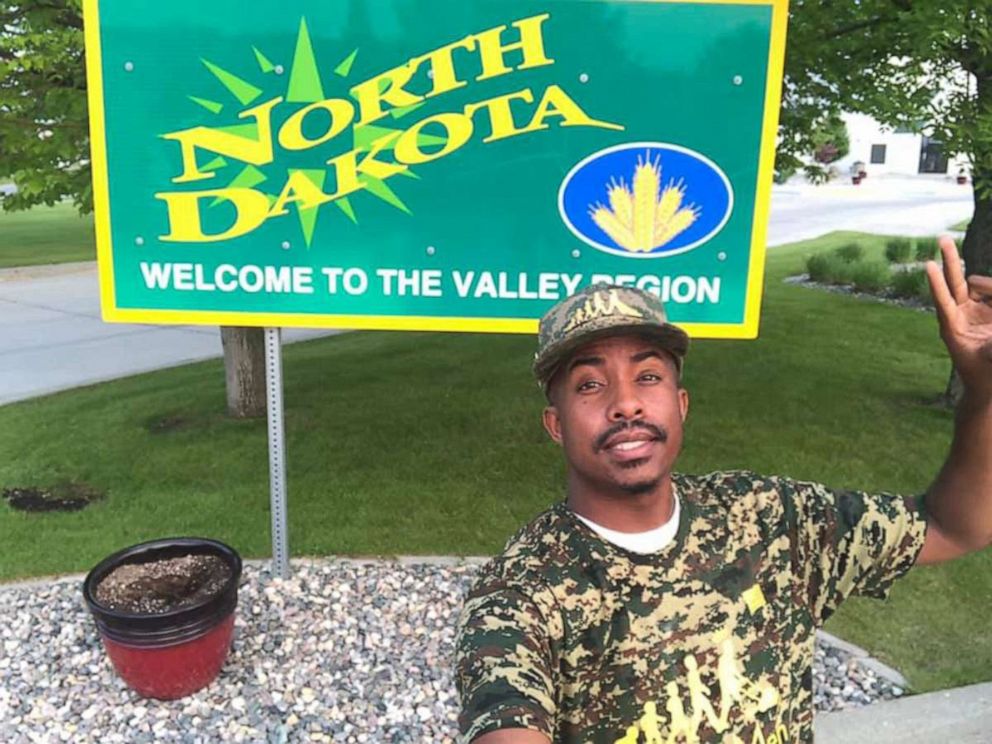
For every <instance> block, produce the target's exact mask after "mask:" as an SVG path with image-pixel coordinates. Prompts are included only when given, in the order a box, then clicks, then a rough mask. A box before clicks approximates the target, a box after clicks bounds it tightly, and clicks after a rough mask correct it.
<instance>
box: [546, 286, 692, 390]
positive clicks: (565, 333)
mask: <svg viewBox="0 0 992 744" xmlns="http://www.w3.org/2000/svg"><path fill="white" fill-rule="evenodd" d="M620 333H638V334H642V335H644V336H647V337H649V338H651V339H653V340H655V341H657V342H658V343H659V345H660V346H661V347H662V348H664V349H665V350H666V351H668V352H670V353H671V354H672V356H673V358H674V359H675V364H676V366H677V367H678V371H679V375H680V376H681V374H682V363H683V359H684V358H685V354H686V352H687V351H688V350H689V336H688V334H686V332H685V331H683V330H682V329H681V328H678V327H676V326H674V325H672V324H671V323H669V322H668V318H667V316H666V315H665V307H664V305H662V304H661V300H660V299H658V298H657V297H656V296H655V295H653V294H651V293H649V292H645V291H644V290H641V289H635V288H633V287H617V286H613V285H611V284H593V285H590V286H588V287H586V288H585V289H582V290H580V291H579V292H576V293H575V294H574V295H572V296H571V297H566V298H565V299H564V300H562V301H561V302H559V303H557V304H556V305H555V306H554V307H552V308H551V309H550V310H548V312H546V313H545V314H544V317H543V318H541V325H540V328H539V330H538V349H537V353H536V354H535V355H534V376H535V377H537V380H538V382H539V383H540V384H541V387H542V388H544V389H545V391H546V390H547V387H548V383H549V382H551V378H552V377H554V375H555V372H557V371H558V367H559V366H560V365H561V363H562V362H564V361H565V360H566V359H567V358H568V357H569V356H571V354H572V353H573V352H574V351H575V350H576V349H578V348H579V347H580V346H583V345H585V344H587V343H589V342H590V341H594V340H596V339H600V338H605V337H608V336H615V335H617V334H620Z"/></svg>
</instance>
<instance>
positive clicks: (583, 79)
mask: <svg viewBox="0 0 992 744" xmlns="http://www.w3.org/2000/svg"><path fill="white" fill-rule="evenodd" d="M579 82H580V83H588V82H589V74H588V73H586V72H583V73H582V74H581V75H579Z"/></svg>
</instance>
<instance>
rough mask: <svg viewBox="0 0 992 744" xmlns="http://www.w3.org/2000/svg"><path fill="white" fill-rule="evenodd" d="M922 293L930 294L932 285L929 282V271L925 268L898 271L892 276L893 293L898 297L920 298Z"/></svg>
mask: <svg viewBox="0 0 992 744" xmlns="http://www.w3.org/2000/svg"><path fill="white" fill-rule="evenodd" d="M921 293H925V294H926V295H928V296H929V294H930V285H929V284H928V283H927V272H926V271H924V270H923V269H912V270H911V271H898V272H896V274H895V276H893V277H892V294H894V295H895V296H896V297H905V298H907V299H910V298H918V297H920V294H921Z"/></svg>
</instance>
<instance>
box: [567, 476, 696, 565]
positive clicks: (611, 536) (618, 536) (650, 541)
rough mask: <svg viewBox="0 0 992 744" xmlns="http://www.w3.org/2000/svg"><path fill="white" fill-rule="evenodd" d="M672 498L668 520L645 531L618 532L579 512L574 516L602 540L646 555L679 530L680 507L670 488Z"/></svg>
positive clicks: (669, 539) (658, 548) (666, 543)
mask: <svg viewBox="0 0 992 744" xmlns="http://www.w3.org/2000/svg"><path fill="white" fill-rule="evenodd" d="M672 500H673V501H674V502H675V508H674V509H672V516H671V517H669V519H668V521H667V522H665V523H664V524H663V525H661V526H660V527H655V528H654V529H651V530H647V531H646V532H618V531H616V530H611V529H609V528H608V527H604V526H603V525H601V524H597V523H596V522H593V521H592V520H591V519H586V518H585V517H583V516H582V515H581V514H575V516H576V517H578V518H579V519H581V520H582V521H583V522H584V523H585V524H587V525H588V526H589V528H590V529H591V530H593V532H595V533H596V534H597V535H599V536H600V537H602V538H603V539H604V540H607V541H608V542H611V543H613V544H614V545H618V546H620V547H621V548H624V549H625V550H629V551H631V552H632V553H640V554H642V555H646V554H648V553H657V552H658V551H659V550H661V549H662V548H664V547H665V546H666V545H668V544H669V543H670V542H672V540H674V539H675V535H676V533H677V532H678V531H679V516H680V512H681V508H680V506H679V497H678V494H677V493H675V489H672ZM573 513H574V512H573Z"/></svg>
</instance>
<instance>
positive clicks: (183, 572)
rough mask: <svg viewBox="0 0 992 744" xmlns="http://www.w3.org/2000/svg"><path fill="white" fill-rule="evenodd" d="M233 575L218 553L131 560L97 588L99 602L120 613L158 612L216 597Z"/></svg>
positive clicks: (149, 613) (178, 608) (189, 605)
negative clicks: (147, 560) (140, 560)
mask: <svg viewBox="0 0 992 744" xmlns="http://www.w3.org/2000/svg"><path fill="white" fill-rule="evenodd" d="M230 578H231V569H230V567H228V565H227V563H225V562H224V561H223V560H221V559H220V558H218V557H217V556H215V555H184V556H180V557H178V558H166V559H163V560H158V561H151V562H149V563H131V564H126V565H123V566H118V567H117V568H115V569H114V570H113V571H111V572H110V573H109V574H108V575H107V576H105V577H104V579H103V580H102V581H101V582H100V583H99V584H98V585H97V587H96V592H95V594H96V601H97V602H99V603H100V604H101V605H103V606H104V607H109V608H110V609H112V610H117V611H120V612H131V613H135V614H139V615H157V614H160V613H163V612H171V611H173V610H181V609H183V608H185V607H192V606H193V605H195V604H199V603H200V602H203V601H205V600H207V599H209V598H210V597H213V596H215V595H216V594H217V593H218V592H220V591H221V589H223V588H224V585H225V584H226V583H227V582H228V580H229V579H230Z"/></svg>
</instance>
